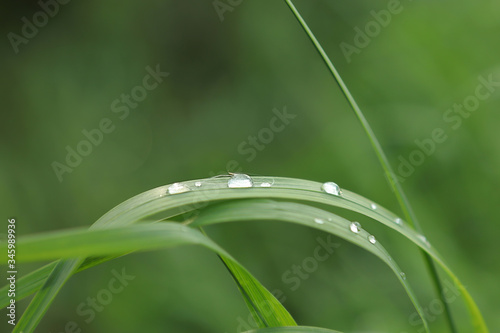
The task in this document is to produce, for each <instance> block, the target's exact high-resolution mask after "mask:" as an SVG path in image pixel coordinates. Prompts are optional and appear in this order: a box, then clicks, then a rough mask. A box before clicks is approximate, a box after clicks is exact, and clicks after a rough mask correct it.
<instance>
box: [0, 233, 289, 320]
mask: <svg viewBox="0 0 500 333" xmlns="http://www.w3.org/2000/svg"><path fill="white" fill-rule="evenodd" d="M181 245H201V246H204V247H206V248H209V249H210V250H212V251H214V252H216V253H217V254H218V255H219V256H221V258H223V259H224V261H225V262H226V263H227V264H229V265H231V271H232V272H233V273H234V276H235V280H236V281H237V283H238V286H239V287H240V289H241V290H242V292H243V293H244V294H245V295H246V296H247V297H246V300H247V301H248V302H249V303H250V304H251V306H252V310H253V311H254V312H255V314H256V315H257V316H258V317H259V318H260V319H261V320H262V327H276V326H293V325H296V323H295V321H294V320H293V318H292V317H291V316H290V314H289V313H288V312H287V311H286V310H285V308H284V307H283V306H282V305H281V303H279V301H278V300H277V299H276V298H275V297H274V296H273V295H272V294H271V293H270V292H269V291H268V290H267V289H266V288H264V287H263V286H262V285H261V284H260V283H259V282H258V281H257V280H256V279H255V278H254V277H253V276H252V275H251V274H250V273H249V272H248V271H247V270H246V269H244V268H243V267H242V266H241V265H240V264H239V263H238V262H237V261H236V260H235V259H234V258H232V257H231V255H229V254H228V253H227V252H226V251H224V250H223V249H222V248H220V247H219V246H218V245H217V244H215V243H214V242H213V241H211V240H210V239H209V238H208V237H206V236H205V235H203V234H202V233H201V232H199V231H198V230H195V229H193V228H190V227H187V226H185V225H182V224H178V223H159V224H143V225H135V226H124V227H116V228H112V229H93V230H87V229H77V230H70V231H59V232H52V233H47V234H39V235H36V236H26V237H20V238H19V239H18V246H19V247H20V248H22V249H23V251H21V252H20V253H19V254H18V255H17V261H18V262H20V263H22V262H29V261H44V260H51V259H55V258H72V257H90V256H109V255H120V254H123V253H128V252H133V251H144V250H155V249H161V248H169V247H175V246H181ZM5 246H6V245H5V244H2V246H0V248H4V247H5ZM0 263H6V260H0ZM57 269H58V268H57V266H56V270H57ZM26 328H27V330H31V329H32V326H31V325H27V326H26Z"/></svg>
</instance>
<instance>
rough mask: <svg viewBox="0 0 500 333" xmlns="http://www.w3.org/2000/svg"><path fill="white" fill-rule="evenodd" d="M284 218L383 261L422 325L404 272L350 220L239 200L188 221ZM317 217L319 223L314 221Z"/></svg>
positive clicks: (290, 206)
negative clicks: (328, 235)
mask: <svg viewBox="0 0 500 333" xmlns="http://www.w3.org/2000/svg"><path fill="white" fill-rule="evenodd" d="M257 220H265V221H284V222H290V223H295V224H300V225H303V226H307V227H312V228H316V229H319V230H322V231H325V232H328V233H330V234H332V235H335V236H338V237H341V238H343V239H345V240H347V241H349V242H351V243H353V244H356V245H357V246H359V247H362V248H363V249H365V250H367V251H369V252H371V253H372V254H374V255H375V256H377V257H379V258H380V259H381V260H382V261H383V262H385V263H386V264H387V265H388V266H389V267H390V268H391V270H392V271H393V272H394V274H395V275H396V277H397V279H398V280H399V281H400V282H401V284H402V285H403V287H404V289H405V291H406V293H407V294H408V297H409V298H410V300H411V302H412V303H413V305H414V307H415V309H416V310H417V312H418V313H419V315H420V317H421V319H422V321H423V324H424V326H425V327H426V329H427V322H426V319H425V314H424V312H423V310H422V307H421V306H420V305H419V302H418V299H417V297H416V296H415V294H414V292H413V291H412V289H411V287H410V284H409V283H408V282H407V281H406V278H404V276H405V275H404V274H403V272H402V271H401V269H400V268H399V266H398V265H397V264H396V262H395V261H394V260H393V259H392V258H391V256H390V255H389V253H388V252H387V251H386V250H385V249H384V247H383V246H382V245H381V244H380V242H375V244H373V243H371V242H370V240H369V236H370V233H368V232H367V231H366V230H364V229H361V230H359V232H358V233H355V232H352V231H351V229H350V227H351V221H349V220H346V219H344V218H343V217H340V216H338V215H336V214H333V213H331V212H327V211H325V210H322V209H319V208H316V207H311V206H307V205H303V204H299V203H291V202H278V201H272V200H239V201H232V202H227V203H221V204H218V205H214V206H211V207H209V208H207V209H205V210H203V213H202V214H200V215H199V216H198V217H197V218H196V219H195V220H194V221H193V222H192V223H191V224H190V225H192V226H193V227H202V226H207V225H212V224H217V223H228V222H242V221H257ZM318 221H319V222H320V223H318Z"/></svg>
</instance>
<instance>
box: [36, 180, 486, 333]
mask: <svg viewBox="0 0 500 333" xmlns="http://www.w3.org/2000/svg"><path fill="white" fill-rule="evenodd" d="M253 181H254V183H255V185H256V186H255V187H253V188H247V189H234V188H228V187H227V178H224V177H219V178H208V179H200V180H193V181H186V182H183V183H182V184H183V185H184V186H186V187H189V188H191V189H192V190H191V191H188V192H185V193H181V194H175V195H166V193H167V188H168V186H162V187H159V188H156V189H153V190H150V191H147V192H145V193H142V194H140V195H138V196H136V197H134V198H132V199H129V200H127V201H125V202H124V203H122V204H120V205H118V206H117V207H115V208H114V209H112V210H111V211H110V212H109V213H107V214H105V215H104V216H103V217H102V218H101V219H100V220H99V221H98V222H97V224H96V225H97V227H99V228H110V227H115V226H120V225H128V224H131V223H134V222H137V221H139V220H141V219H146V218H151V217H157V218H171V217H175V216H176V215H180V214H182V213H188V215H187V216H188V217H189V214H193V215H192V217H193V218H194V217H195V214H194V212H196V211H199V210H200V208H203V207H205V206H206V205H207V204H208V203H210V202H217V201H224V200H232V199H249V198H274V199H281V200H291V201H305V202H310V203H318V204H326V205H331V206H336V207H341V208H345V209H348V210H351V211H354V212H357V213H361V214H363V215H366V216H369V217H371V218H373V219H375V220H377V221H379V222H381V223H383V224H385V225H386V226H388V227H390V228H392V229H394V230H396V231H397V232H399V233H401V234H402V235H404V236H405V237H407V238H408V239H410V240H411V241H412V242H414V243H415V244H417V245H418V246H419V247H420V248H422V249H424V251H426V252H428V253H429V254H431V255H432V254H433V255H434V259H436V260H437V262H438V263H439V264H440V265H441V266H442V267H443V269H444V271H445V272H446V273H447V274H448V275H449V276H450V277H451V279H452V280H453V281H454V283H455V284H456V286H457V288H458V289H459V290H460V291H461V295H462V297H463V299H464V300H465V303H466V305H467V307H468V310H469V313H470V315H471V318H472V320H473V322H474V324H475V326H476V330H477V332H487V329H486V326H485V325H484V320H483V318H482V316H481V313H480V312H479V310H478V308H477V306H476V304H475V302H474V301H473V299H472V297H471V296H470V295H469V294H468V292H467V290H466V289H465V288H464V287H463V285H462V284H461V283H460V281H459V280H458V279H457V278H456V276H455V275H454V274H453V272H452V271H451V270H450V269H449V268H448V267H447V266H446V265H445V263H444V262H443V260H442V258H441V257H440V256H438V255H437V253H436V252H435V249H434V248H432V247H431V248H429V247H428V246H427V245H426V243H425V242H424V241H423V240H422V238H421V235H419V234H417V233H416V232H415V231H414V230H413V229H412V228H410V227H409V226H408V225H407V224H406V223H405V222H404V221H402V222H401V223H400V224H399V223H396V220H397V216H396V215H395V214H393V213H392V212H390V211H388V210H386V209H385V208H383V207H382V206H380V205H378V204H377V209H372V208H371V206H372V204H373V201H371V200H368V199H366V198H364V197H362V196H360V195H358V194H355V193H353V192H350V191H347V190H345V189H344V190H343V193H342V195H341V196H335V195H330V194H327V193H325V192H323V191H322V190H321V185H322V184H320V183H318V182H313V181H307V180H300V179H294V178H282V177H274V178H272V177H253ZM195 182H201V183H202V186H201V187H197V186H195ZM264 182H266V183H272V184H273V185H272V187H260V184H261V183H264ZM185 217H186V214H184V215H183V216H182V217H179V218H180V219H182V218H185ZM96 225H94V227H93V228H97V227H96ZM71 261H73V260H70V261H68V262H71ZM82 261H83V259H82V260H80V263H81V262H82ZM73 273H74V271H73V272H67V273H65V274H68V276H69V275H71V274H73ZM61 286H62V284H61ZM35 298H36V296H35ZM44 311H45V309H44Z"/></svg>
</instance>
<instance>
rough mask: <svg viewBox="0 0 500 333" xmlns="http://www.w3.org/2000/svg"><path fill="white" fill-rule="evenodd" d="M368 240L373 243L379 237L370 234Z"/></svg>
mask: <svg viewBox="0 0 500 333" xmlns="http://www.w3.org/2000/svg"><path fill="white" fill-rule="evenodd" d="M368 241H369V242H370V243H372V244H375V243H376V242H377V239H376V238H375V236H373V235H370V236H368Z"/></svg>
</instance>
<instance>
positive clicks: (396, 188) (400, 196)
mask: <svg viewBox="0 0 500 333" xmlns="http://www.w3.org/2000/svg"><path fill="white" fill-rule="evenodd" d="M285 2H286V4H287V5H288V7H289V8H290V9H291V11H292V13H293V14H294V16H295V17H296V18H297V20H298V21H299V23H300V25H301V26H302V28H303V29H304V31H305V32H306V34H307V35H308V37H309V39H310V40H311V42H312V43H313V44H314V47H315V48H316V50H317V51H318V52H319V54H320V56H321V58H322V59H323V61H324V62H325V64H326V66H327V67H328V69H329V70H330V72H331V74H332V75H333V77H334V79H335V81H336V82H337V84H338V85H339V87H340V89H341V91H342V93H343V94H344V96H345V97H346V99H347V101H348V102H349V104H350V106H351V108H352V110H353V111H354V113H355V114H356V117H357V118H358V120H359V122H360V123H361V126H362V127H363V129H364V130H365V132H366V134H367V136H368V139H369V140H370V143H371V145H372V147H373V150H374V151H375V154H376V155H377V158H378V160H379V162H380V164H381V165H382V168H383V169H384V172H385V175H386V177H387V179H388V180H389V184H390V186H391V188H392V190H393V192H394V194H395V195H396V198H397V200H398V203H399V206H400V207H401V209H402V211H403V214H404V216H405V217H406V219H407V220H408V222H409V223H410V224H411V225H412V226H413V227H414V228H415V229H416V230H417V231H418V232H420V233H423V230H422V228H421V226H420V223H419V222H418V219H417V216H416V215H415V213H414V211H413V209H412V207H411V205H410V202H409V200H408V198H407V197H406V194H405V192H404V191H403V188H402V186H401V184H400V183H399V182H398V180H397V179H396V177H395V175H396V174H395V173H394V171H393V170H392V167H391V165H390V163H389V160H388V159H387V157H386V155H385V153H384V150H383V149H382V146H381V145H380V143H379V142H378V139H377V137H376V135H375V133H374V132H373V130H372V128H371V126H370V124H369V123H368V121H367V120H366V118H365V116H364V115H363V112H362V111H361V109H360V107H359V106H358V103H356V100H355V99H354V97H353V96H352V94H351V92H350V91H349V89H348V88H347V85H346V84H345V83H344V80H342V77H341V76H340V74H339V73H338V71H337V69H336V68H335V67H334V66H333V63H332V62H331V60H330V58H329V57H328V55H327V54H326V52H325V51H324V50H323V47H322V46H321V44H320V43H319V41H318V40H317V39H316V37H315V36H314V34H313V33H312V31H311V29H309V26H308V25H307V23H306V22H305V21H304V19H303V18H302V16H301V15H300V13H299V12H298V10H297V9H296V8H295V6H294V5H293V3H292V1H291V0H285ZM422 254H423V256H424V261H425V263H426V265H427V267H428V269H429V272H430V274H431V279H432V281H433V283H434V285H435V287H436V291H437V293H438V296H439V298H440V300H441V301H442V304H444V308H445V315H446V320H447V322H448V326H449V327H450V330H451V332H454V333H456V332H457V329H456V327H455V323H454V321H453V317H452V315H451V309H450V307H449V305H448V302H447V301H446V298H445V296H444V295H445V293H444V289H443V286H442V284H441V279H440V278H439V275H438V272H437V270H436V267H435V265H434V262H433V261H432V260H431V258H430V257H429V256H428V255H427V254H426V253H425V252H422ZM477 329H481V330H482V332H486V331H487V329H486V325H485V324H484V322H483V323H477Z"/></svg>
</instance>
